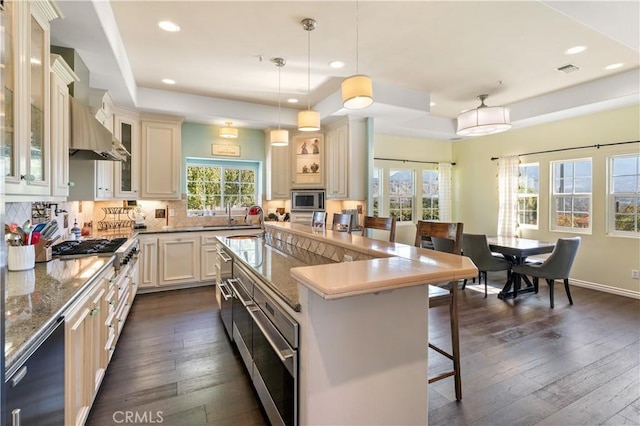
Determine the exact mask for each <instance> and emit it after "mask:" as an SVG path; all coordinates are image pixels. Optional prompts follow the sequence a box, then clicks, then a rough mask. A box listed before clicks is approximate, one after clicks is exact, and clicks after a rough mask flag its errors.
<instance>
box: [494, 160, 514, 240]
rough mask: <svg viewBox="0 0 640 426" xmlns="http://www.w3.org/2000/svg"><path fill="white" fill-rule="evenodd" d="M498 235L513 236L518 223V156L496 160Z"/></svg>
mask: <svg viewBox="0 0 640 426" xmlns="http://www.w3.org/2000/svg"><path fill="white" fill-rule="evenodd" d="M498 161H499V162H498V203H499V207H498V236H500V237H515V236H516V232H517V223H518V175H519V160H518V156H511V157H501V158H500V159H499V160H498Z"/></svg>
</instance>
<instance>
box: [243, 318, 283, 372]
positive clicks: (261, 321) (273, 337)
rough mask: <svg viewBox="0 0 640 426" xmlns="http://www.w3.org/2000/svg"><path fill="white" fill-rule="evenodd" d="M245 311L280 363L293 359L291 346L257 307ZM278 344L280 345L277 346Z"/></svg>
mask: <svg viewBox="0 0 640 426" xmlns="http://www.w3.org/2000/svg"><path fill="white" fill-rule="evenodd" d="M247 311H249V315H251V318H253V322H254V323H255V324H257V325H258V328H260V331H261V332H262V334H263V336H264V337H265V339H267V341H268V342H269V344H270V345H271V347H272V348H273V350H274V351H275V353H276V354H277V355H278V358H280V361H282V362H283V363H284V362H286V361H287V360H288V359H289V358H293V355H294V351H293V349H291V346H289V344H288V343H287V341H286V340H284V338H283V337H282V336H281V335H280V333H279V332H278V330H277V329H276V328H275V327H274V326H273V324H271V321H269V319H268V318H267V316H266V315H265V314H264V312H262V310H261V309H260V308H258V307H257V306H253V307H251V308H247ZM276 341H278V342H276ZM278 343H280V344H279V345H278Z"/></svg>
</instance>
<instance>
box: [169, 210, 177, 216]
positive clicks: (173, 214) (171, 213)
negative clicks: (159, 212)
mask: <svg viewBox="0 0 640 426" xmlns="http://www.w3.org/2000/svg"><path fill="white" fill-rule="evenodd" d="M175 215H176V211H175V210H174V209H169V217H174V216H175Z"/></svg>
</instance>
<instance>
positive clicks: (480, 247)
mask: <svg viewBox="0 0 640 426" xmlns="http://www.w3.org/2000/svg"><path fill="white" fill-rule="evenodd" d="M462 253H464V255H465V256H466V257H468V258H470V259H471V260H472V261H473V263H475V265H476V267H477V268H478V284H482V277H484V297H485V298H486V297H487V272H488V271H507V279H511V267H512V263H511V262H509V261H508V260H506V259H504V258H503V259H499V258H497V257H495V256H493V255H492V254H491V249H490V248H489V243H488V242H487V236H486V235H484V234H463V235H462ZM466 285H467V280H466V279H465V280H464V284H462V288H463V289H464V288H465V287H466Z"/></svg>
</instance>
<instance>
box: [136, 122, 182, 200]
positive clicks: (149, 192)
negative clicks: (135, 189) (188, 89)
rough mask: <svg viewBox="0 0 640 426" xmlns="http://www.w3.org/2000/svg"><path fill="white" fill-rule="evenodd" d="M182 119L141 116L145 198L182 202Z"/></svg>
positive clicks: (141, 193) (142, 190) (142, 179)
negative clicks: (180, 200)
mask: <svg viewBox="0 0 640 426" xmlns="http://www.w3.org/2000/svg"><path fill="white" fill-rule="evenodd" d="M182 120H183V119H182V118H181V117H174V116H160V115H149V114H143V115H141V117H140V126H141V129H142V132H141V134H142V137H141V139H142V141H141V144H140V145H141V152H140V160H141V171H142V176H141V185H142V186H141V190H140V196H141V198H143V199H151V200H179V199H180V183H181V180H180V176H181V175H180V170H181V167H182V155H181V152H182V150H181V143H182V142H181V141H182V136H181V128H182Z"/></svg>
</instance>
